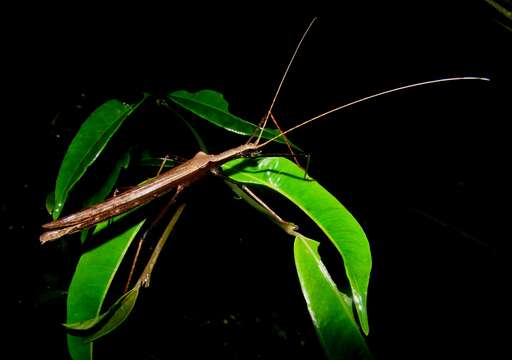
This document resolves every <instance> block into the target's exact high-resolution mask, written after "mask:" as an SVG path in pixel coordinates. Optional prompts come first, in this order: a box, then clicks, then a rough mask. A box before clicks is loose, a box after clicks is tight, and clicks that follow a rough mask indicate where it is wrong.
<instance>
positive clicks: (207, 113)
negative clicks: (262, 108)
mask: <svg viewBox="0 0 512 360" xmlns="http://www.w3.org/2000/svg"><path fill="white" fill-rule="evenodd" d="M168 98H169V99H171V100H172V101H174V102H175V103H176V104H178V105H180V106H182V107H183V108H185V109H187V110H188V111H190V112H192V113H194V114H196V115H197V116H199V117H201V118H203V119H205V120H207V121H209V122H211V123H212V124H214V125H217V126H219V127H221V128H223V129H226V130H229V131H231V132H234V133H236V134H239V135H245V136H251V135H253V134H255V133H256V129H257V126H256V125H254V124H253V123H251V122H249V121H246V120H243V119H241V118H239V117H237V116H235V115H233V114H231V113H230V112H229V109H228V106H229V104H228V102H227V101H226V100H225V99H224V96H223V95H222V94H221V93H218V92H216V91H214V90H201V91H198V92H196V93H190V92H188V91H185V90H179V91H175V92H173V93H171V94H169V95H168ZM277 135H279V130H277V129H271V130H268V129H266V130H265V131H264V132H263V135H262V137H263V138H265V139H271V138H273V137H275V136H277ZM276 141H277V142H281V143H284V140H283V139H282V138H279V139H277V140H276Z"/></svg>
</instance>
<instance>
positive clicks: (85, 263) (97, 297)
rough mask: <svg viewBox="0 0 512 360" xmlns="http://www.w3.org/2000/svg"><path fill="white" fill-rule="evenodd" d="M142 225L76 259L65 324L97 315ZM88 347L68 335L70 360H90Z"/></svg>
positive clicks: (137, 225)
mask: <svg viewBox="0 0 512 360" xmlns="http://www.w3.org/2000/svg"><path fill="white" fill-rule="evenodd" d="M114 221H115V220H114ZM143 223H144V221H141V222H139V223H138V224H136V225H134V226H132V227H130V228H129V229H127V230H126V231H124V232H123V233H121V234H120V235H118V236H116V237H115V238H113V239H110V240H108V241H102V243H101V244H100V245H99V246H96V247H94V248H93V249H91V250H89V251H87V252H85V253H84V254H83V255H82V256H81V257H80V260H79V262H78V265H77V268H76V270H75V274H74V275H73V278H72V280H71V285H70V286H69V292H68V299H67V308H68V310H67V318H66V323H68V324H73V323H78V322H81V321H84V320H88V319H93V318H96V317H98V316H99V314H100V311H101V307H102V305H103V301H104V300H105V296H106V295H107V291H108V289H109V287H110V284H111V282H112V279H113V278H114V275H115V273H116V271H117V269H118V268H119V265H120V264H121V261H122V259H123V257H124V255H125V253H126V251H127V250H128V247H129V246H130V244H131V242H132V241H133V239H134V238H135V236H136V234H137V232H138V231H139V230H140V228H141V227H142V225H143ZM103 226H105V223H103ZM98 230H99V229H98ZM92 347H93V343H92V342H86V341H85V339H84V338H82V337H78V336H74V335H68V349H69V352H70V354H71V356H72V358H73V359H75V360H82V359H91V356H92Z"/></svg>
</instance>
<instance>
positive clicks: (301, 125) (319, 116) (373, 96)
mask: <svg viewBox="0 0 512 360" xmlns="http://www.w3.org/2000/svg"><path fill="white" fill-rule="evenodd" d="M460 80H480V81H490V79H488V78H484V77H476V76H462V77H453V78H443V79H437V80H430V81H423V82H419V83H414V84H410V85H405V86H400V87H397V88H393V89H390V90H385V91H381V92H379V93H376V94H373V95H369V96H366V97H364V98H361V99H358V100H354V101H351V102H349V103H347V104H343V105H341V106H338V107H335V108H334V109H331V110H328V111H326V112H323V113H321V114H319V115H317V116H314V117H312V118H310V119H308V120H306V121H303V122H301V123H300V124H298V125H295V126H293V127H291V128H290V129H288V130H286V131H284V132H281V134H279V135H277V136H274V137H273V138H271V139H269V140H267V141H265V142H264V143H262V144H258V146H257V149H259V148H262V147H264V146H265V145H268V144H270V143H271V142H272V141H274V140H276V139H278V138H280V137H281V136H285V135H286V134H288V133H290V132H292V131H294V130H297V129H298V128H301V127H303V126H304V125H307V124H309V123H310V122H313V121H316V120H318V119H320V118H322V117H325V116H327V115H329V114H332V113H334V112H336V111H339V110H341V109H345V108H348V107H350V106H353V105H356V104H359V103H362V102H364V101H368V100H370V99H374V98H376V97H380V96H383V95H387V94H391V93H394V92H398V91H402V90H406V89H410V88H414V87H420V86H425V85H431V84H437V83H441V82H448V81H460Z"/></svg>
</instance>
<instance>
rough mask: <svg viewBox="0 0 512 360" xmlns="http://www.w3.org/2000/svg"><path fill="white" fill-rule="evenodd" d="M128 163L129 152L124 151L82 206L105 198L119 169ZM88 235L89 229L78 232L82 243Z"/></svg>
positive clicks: (109, 192)
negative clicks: (102, 181)
mask: <svg viewBox="0 0 512 360" xmlns="http://www.w3.org/2000/svg"><path fill="white" fill-rule="evenodd" d="M129 164H130V153H129V152H126V153H125V154H124V155H123V156H122V157H121V158H120V159H119V160H118V161H116V163H115V164H114V167H113V169H112V171H111V172H110V174H109V175H108V177H107V179H106V180H105V182H104V183H103V185H102V186H101V187H100V188H99V189H98V191H96V192H95V193H94V194H93V195H92V196H91V197H90V198H89V199H87V201H85V203H84V208H85V207H88V206H91V205H94V204H97V203H99V202H101V201H103V200H105V198H106V197H107V196H108V195H109V194H111V193H112V190H113V189H114V186H115V184H116V182H117V179H118V178H119V174H120V173H121V169H127V168H128V165H129ZM88 235H89V230H83V231H82V232H81V233H80V240H81V241H82V243H83V242H84V241H85V239H86V238H87V236H88Z"/></svg>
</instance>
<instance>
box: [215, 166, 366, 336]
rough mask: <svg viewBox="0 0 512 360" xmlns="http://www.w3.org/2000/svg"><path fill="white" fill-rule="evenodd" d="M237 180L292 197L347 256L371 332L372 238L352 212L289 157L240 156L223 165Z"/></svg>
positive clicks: (347, 267) (355, 296) (356, 299)
mask: <svg viewBox="0 0 512 360" xmlns="http://www.w3.org/2000/svg"><path fill="white" fill-rule="evenodd" d="M222 168H223V170H224V171H225V173H226V174H227V175H229V176H230V177H231V178H232V179H233V180H235V181H238V182H241V183H247V184H256V185H262V186H266V187H268V188H270V189H272V190H274V191H276V192H278V193H280V194H281V195H283V196H285V197H286V198H288V199H289V200H290V201H292V202H293V203H294V204H295V205H297V206H298V207H299V208H300V209H301V210H302V211H304V212H305V213H306V214H307V215H308V216H309V217H310V218H311V219H312V220H313V221H314V222H315V223H316V224H317V225H318V226H319V227H320V229H322V231H323V232H324V233H325V234H326V235H327V237H328V238H329V240H330V241H332V243H333V244H334V246H335V247H336V249H338V251H339V253H340V254H341V256H342V257H343V261H344V264H345V272H346V274H347V278H348V280H349V282H350V286H351V289H352V298H353V300H354V303H355V308H356V311H357V313H358V317H359V321H360V323H361V327H362V329H363V331H364V333H365V334H368V330H369V327H368V317H367V311H366V298H367V291H368V283H369V279H370V270H371V265H372V260H371V253H370V246H369V243H368V239H367V238H366V235H365V233H364V231H363V229H362V228H361V226H360V225H359V224H358V222H357V221H356V220H355V219H354V217H353V216H352V215H351V214H350V212H349V211H348V210H347V209H346V208H345V207H344V206H343V205H342V204H341V203H340V202H339V201H338V200H337V199H336V198H335V197H334V196H333V195H331V194H330V193H329V192H328V191H327V190H326V189H325V188H323V187H322V186H321V185H320V184H319V183H318V182H317V181H314V180H311V179H308V180H306V179H304V170H302V169H300V168H299V167H298V166H297V165H295V164H294V163H293V162H291V161H290V160H288V159H285V158H271V157H269V158H261V159H258V160H254V159H237V160H233V161H230V162H229V163H227V164H224V165H223V166H222Z"/></svg>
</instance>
